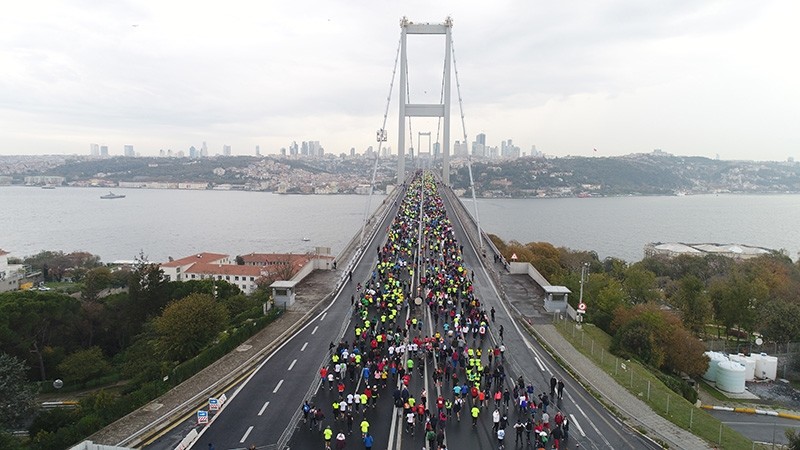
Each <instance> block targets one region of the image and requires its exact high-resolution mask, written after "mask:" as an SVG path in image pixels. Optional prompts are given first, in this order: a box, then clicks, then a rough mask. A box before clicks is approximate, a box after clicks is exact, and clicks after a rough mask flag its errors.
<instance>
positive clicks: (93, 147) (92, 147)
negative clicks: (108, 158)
mask: <svg viewBox="0 0 800 450" xmlns="http://www.w3.org/2000/svg"><path fill="white" fill-rule="evenodd" d="M89 154H90V155H91V156H100V146H99V145H97V144H89Z"/></svg>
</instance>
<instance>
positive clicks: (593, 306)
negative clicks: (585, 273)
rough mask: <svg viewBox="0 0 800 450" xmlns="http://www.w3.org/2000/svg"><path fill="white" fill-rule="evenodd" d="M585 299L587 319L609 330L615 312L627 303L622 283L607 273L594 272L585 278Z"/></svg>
mask: <svg viewBox="0 0 800 450" xmlns="http://www.w3.org/2000/svg"><path fill="white" fill-rule="evenodd" d="M584 282H585V284H584V287H583V301H584V303H586V305H587V311H586V320H587V321H589V322H591V323H593V324H595V325H597V326H598V327H600V329H602V330H604V331H606V332H608V331H609V330H610V328H611V321H612V320H613V319H614V312H615V311H616V310H617V308H619V307H621V306H624V305H625V292H624V290H623V289H622V283H620V282H619V281H618V280H617V279H616V278H612V277H611V276H609V275H608V274H607V273H604V272H601V273H592V274H590V275H589V277H588V279H586V280H584Z"/></svg>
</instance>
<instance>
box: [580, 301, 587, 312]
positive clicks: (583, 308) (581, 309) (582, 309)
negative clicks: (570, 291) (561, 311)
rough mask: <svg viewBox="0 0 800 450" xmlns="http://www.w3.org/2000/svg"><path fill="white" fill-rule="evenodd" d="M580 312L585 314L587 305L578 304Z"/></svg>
mask: <svg viewBox="0 0 800 450" xmlns="http://www.w3.org/2000/svg"><path fill="white" fill-rule="evenodd" d="M578 312H579V313H585V312H586V303H583V302H580V303H578Z"/></svg>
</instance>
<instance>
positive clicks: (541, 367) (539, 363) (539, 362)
mask: <svg viewBox="0 0 800 450" xmlns="http://www.w3.org/2000/svg"><path fill="white" fill-rule="evenodd" d="M533 359H535V360H536V364H538V365H539V368H540V369H542V372H544V366H543V365H542V362H541V361H540V360H539V358H538V357H536V356H534V357H533Z"/></svg>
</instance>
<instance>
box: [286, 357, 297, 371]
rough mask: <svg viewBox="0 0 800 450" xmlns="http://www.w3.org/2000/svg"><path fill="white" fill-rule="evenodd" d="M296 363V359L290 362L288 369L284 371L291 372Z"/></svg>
mask: <svg viewBox="0 0 800 450" xmlns="http://www.w3.org/2000/svg"><path fill="white" fill-rule="evenodd" d="M296 362H297V360H296V359H295V360H294V361H292V363H291V364H289V368H288V369H286V370H292V367H294V364H295V363H296Z"/></svg>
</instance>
